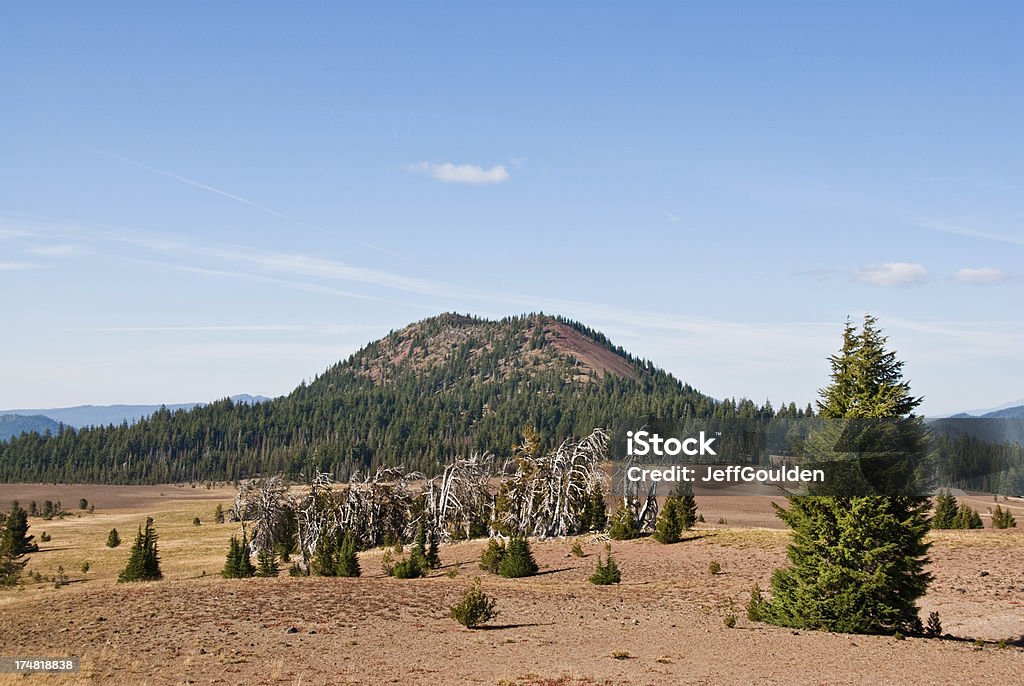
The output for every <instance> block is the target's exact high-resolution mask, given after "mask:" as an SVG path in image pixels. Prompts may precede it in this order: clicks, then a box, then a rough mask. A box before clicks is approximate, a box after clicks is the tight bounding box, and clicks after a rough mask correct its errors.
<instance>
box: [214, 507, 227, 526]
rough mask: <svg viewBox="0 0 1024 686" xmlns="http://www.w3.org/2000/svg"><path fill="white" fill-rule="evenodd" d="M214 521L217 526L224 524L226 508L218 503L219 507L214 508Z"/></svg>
mask: <svg viewBox="0 0 1024 686" xmlns="http://www.w3.org/2000/svg"><path fill="white" fill-rule="evenodd" d="M213 521H214V523H215V524H223V523H224V506H223V505H221V504H220V503H217V507H215V508H213Z"/></svg>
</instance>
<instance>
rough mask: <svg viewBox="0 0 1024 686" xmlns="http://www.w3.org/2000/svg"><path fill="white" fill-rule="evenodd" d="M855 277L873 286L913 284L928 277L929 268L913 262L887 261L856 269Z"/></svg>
mask: <svg viewBox="0 0 1024 686" xmlns="http://www.w3.org/2000/svg"><path fill="white" fill-rule="evenodd" d="M853 278H855V279H856V280H857V281H860V282H862V283H867V284H871V285H872V286H886V287H892V286H912V285H914V284H918V283H921V282H923V281H924V280H925V279H927V278H928V270H927V269H925V268H924V267H923V266H921V265H920V264H914V263H911V262H886V263H884V264H878V265H871V266H868V267H861V268H860V269H855V270H854V271H853Z"/></svg>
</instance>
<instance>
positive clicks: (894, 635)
mask: <svg viewBox="0 0 1024 686" xmlns="http://www.w3.org/2000/svg"><path fill="white" fill-rule="evenodd" d="M892 637H893V638H895V639H896V640H897V641H905V640H907V637H906V636H904V635H903V634H901V633H900V632H899V631H897V632H896V633H894V634H893V635H892Z"/></svg>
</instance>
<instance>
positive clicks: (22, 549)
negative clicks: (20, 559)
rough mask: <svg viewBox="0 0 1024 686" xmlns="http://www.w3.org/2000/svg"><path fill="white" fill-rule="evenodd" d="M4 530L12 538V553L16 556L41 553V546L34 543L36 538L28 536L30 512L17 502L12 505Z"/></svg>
mask: <svg viewBox="0 0 1024 686" xmlns="http://www.w3.org/2000/svg"><path fill="white" fill-rule="evenodd" d="M4 530H5V532H8V533H9V535H10V537H11V551H12V553H13V554H14V555H18V556H21V555H25V554H26V553H35V552H39V546H38V545H36V544H35V543H33V542H32V539H34V538H35V536H30V535H29V534H28V512H26V511H25V510H24V509H23V508H22V507H21V506H19V505H18V501H17V500H15V501H14V502H12V503H11V511H10V512H8V513H7V517H6V519H5V520H4Z"/></svg>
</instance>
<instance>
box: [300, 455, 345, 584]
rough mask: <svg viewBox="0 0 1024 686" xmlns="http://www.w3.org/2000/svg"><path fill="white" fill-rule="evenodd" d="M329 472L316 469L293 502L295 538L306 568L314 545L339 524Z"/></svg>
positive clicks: (313, 551)
mask: <svg viewBox="0 0 1024 686" xmlns="http://www.w3.org/2000/svg"><path fill="white" fill-rule="evenodd" d="M333 484H334V481H333V480H332V479H331V477H330V475H329V474H326V473H324V472H317V473H316V474H315V475H314V476H313V478H312V479H310V481H309V488H308V490H307V491H306V494H305V495H304V496H303V497H302V498H301V499H300V500H299V501H298V502H296V503H295V523H296V538H297V539H298V541H297V543H298V550H299V553H300V554H301V555H302V564H303V566H304V567H305V568H306V569H307V570H308V569H309V562H310V560H312V559H313V555H314V553H315V552H316V549H317V546H319V545H320V542H321V541H322V540H323V539H324V537H325V536H333V535H335V533H336V532H337V530H338V527H339V525H340V523H341V512H340V508H339V507H338V503H337V502H336V499H335V494H334V491H333V490H332V485H333Z"/></svg>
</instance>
